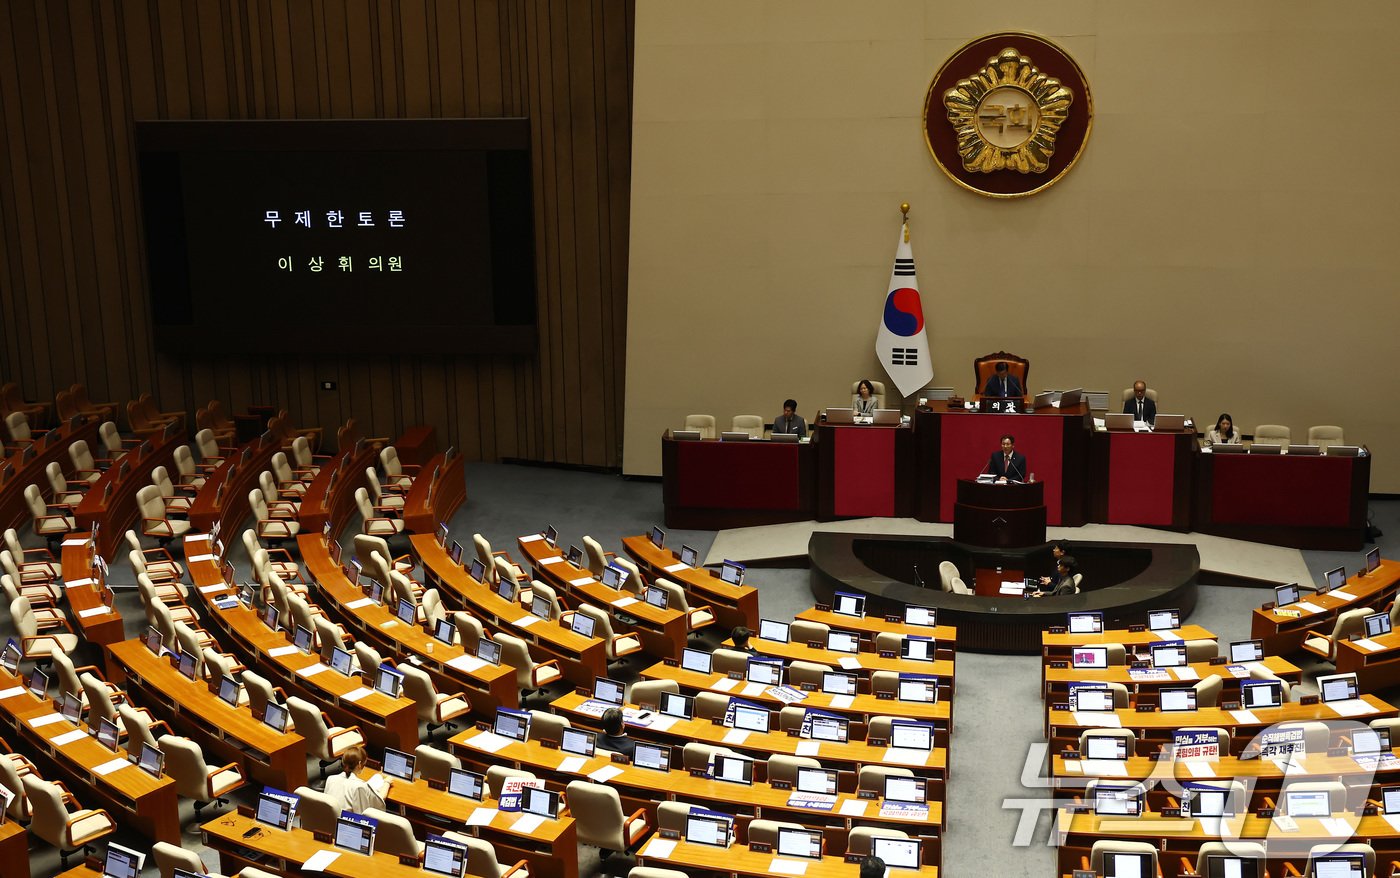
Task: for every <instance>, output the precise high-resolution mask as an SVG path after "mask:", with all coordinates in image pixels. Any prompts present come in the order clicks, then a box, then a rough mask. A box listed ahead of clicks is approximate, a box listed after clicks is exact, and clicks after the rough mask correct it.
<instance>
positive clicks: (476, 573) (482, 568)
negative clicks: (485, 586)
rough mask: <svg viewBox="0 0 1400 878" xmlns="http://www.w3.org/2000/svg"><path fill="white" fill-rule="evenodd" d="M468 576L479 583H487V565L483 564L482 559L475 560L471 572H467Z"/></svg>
mask: <svg viewBox="0 0 1400 878" xmlns="http://www.w3.org/2000/svg"><path fill="white" fill-rule="evenodd" d="M467 575H468V576H470V577H471V578H472V579H475V580H476V581H477V582H485V581H486V565H485V564H482V563H481V559H480V558H473V559H472V566H471V570H469V571H467Z"/></svg>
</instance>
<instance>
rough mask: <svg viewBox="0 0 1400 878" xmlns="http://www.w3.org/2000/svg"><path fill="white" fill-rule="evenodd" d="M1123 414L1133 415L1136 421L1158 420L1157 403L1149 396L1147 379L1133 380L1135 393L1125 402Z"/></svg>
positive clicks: (1153, 421)
mask: <svg viewBox="0 0 1400 878" xmlns="http://www.w3.org/2000/svg"><path fill="white" fill-rule="evenodd" d="M1123 414H1125V415H1132V416H1133V420H1134V421H1146V422H1147V423H1149V424H1154V423H1156V422H1157V403H1156V402H1154V401H1153V400H1151V399H1148V398H1147V382H1146V381H1141V380H1138V381H1134V382H1133V395H1132V396H1130V397H1128V401H1127V402H1125V403H1123Z"/></svg>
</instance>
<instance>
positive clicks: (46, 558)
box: [5, 527, 62, 582]
mask: <svg viewBox="0 0 1400 878" xmlns="http://www.w3.org/2000/svg"><path fill="white" fill-rule="evenodd" d="M5 549H6V550H7V551H8V552H9V553H10V555H11V556H12V557H13V559H14V562H15V566H17V567H18V568H19V572H20V574H21V579H23V580H24V581H25V582H28V581H30V580H32V579H35V578H43V579H58V576H59V573H60V572H61V571H62V567H61V566H60V565H59V563H58V559H57V558H55V557H54V554H53V553H52V552H50V551H49V550H48V549H46V548H44V547H42V546H39V547H36V548H32V549H26V548H25V547H24V546H23V545H21V544H20V541H19V531H17V530H15V529H14V528H12V527H7V528H5Z"/></svg>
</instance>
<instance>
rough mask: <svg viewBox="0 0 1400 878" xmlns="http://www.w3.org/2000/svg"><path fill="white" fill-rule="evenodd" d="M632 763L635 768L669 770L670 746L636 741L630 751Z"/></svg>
mask: <svg viewBox="0 0 1400 878" xmlns="http://www.w3.org/2000/svg"><path fill="white" fill-rule="evenodd" d="M632 764H633V765H634V766H636V767H637V768H649V769H651V770H652V771H670V770H671V748H670V747H668V746H666V745H664V744H647V743H645V742H642V741H638V742H637V745H636V749H635V750H634V751H633V753H632Z"/></svg>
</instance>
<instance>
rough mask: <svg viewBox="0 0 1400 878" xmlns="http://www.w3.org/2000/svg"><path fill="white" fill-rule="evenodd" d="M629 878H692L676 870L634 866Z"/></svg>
mask: <svg viewBox="0 0 1400 878" xmlns="http://www.w3.org/2000/svg"><path fill="white" fill-rule="evenodd" d="M662 804H671V805H674V804H676V803H675V802H663V803H662ZM627 878H690V876H689V875H687V874H686V873H684V872H677V871H676V870H675V869H657V868H655V867H652V866H633V867H632V870H631V871H630V872H628V873H627Z"/></svg>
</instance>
